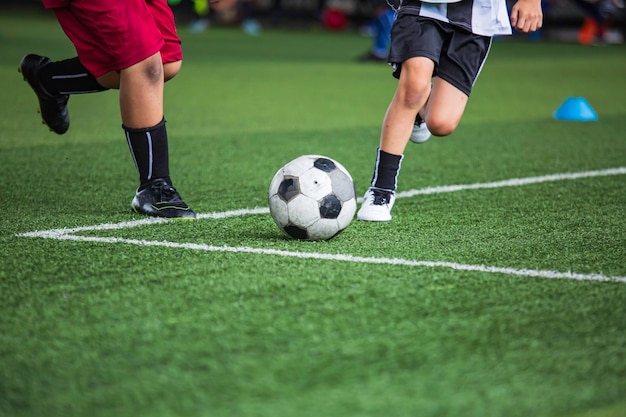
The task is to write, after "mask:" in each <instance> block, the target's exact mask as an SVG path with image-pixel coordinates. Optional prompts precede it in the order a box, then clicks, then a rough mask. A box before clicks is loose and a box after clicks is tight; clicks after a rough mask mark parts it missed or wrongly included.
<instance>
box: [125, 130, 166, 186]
mask: <svg viewBox="0 0 626 417" xmlns="http://www.w3.org/2000/svg"><path fill="white" fill-rule="evenodd" d="M122 128H123V129H124V131H125V133H126V140H127V141H128V147H129V148H130V153H131V154H132V156H133V160H134V161H135V166H136V168H137V172H138V173H139V183H140V185H139V189H140V190H142V189H144V188H145V187H147V186H148V185H149V183H150V181H151V180H153V179H155V178H164V179H165V180H166V181H167V182H168V183H170V184H171V180H170V168H169V150H168V147H167V129H166V128H165V119H163V120H161V121H160V122H159V123H158V124H157V125H156V126H152V127H147V128H142V129H131V128H128V127H126V126H124V125H122Z"/></svg>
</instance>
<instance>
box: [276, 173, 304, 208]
mask: <svg viewBox="0 0 626 417" xmlns="http://www.w3.org/2000/svg"><path fill="white" fill-rule="evenodd" d="M276 194H277V195H279V196H280V198H282V199H283V200H284V201H286V202H290V201H291V200H292V199H293V198H295V197H296V196H298V195H299V194H300V181H299V179H298V178H297V177H291V176H289V177H283V180H282V181H281V182H280V184H279V185H278V190H277V191H276Z"/></svg>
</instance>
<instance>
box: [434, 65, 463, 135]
mask: <svg viewBox="0 0 626 417" xmlns="http://www.w3.org/2000/svg"><path fill="white" fill-rule="evenodd" d="M467 100H468V96H467V94H465V93H464V92H463V91H461V90H459V89H458V88H457V87H455V86H454V85H452V84H450V83H449V82H448V81H446V80H444V79H442V78H440V77H434V78H433V87H432V89H431V93H430V97H429V98H428V102H427V103H426V115H428V116H427V117H428V119H429V120H433V121H436V124H438V125H439V127H440V128H441V127H445V129H447V130H454V129H456V127H457V126H458V124H459V122H460V121H461V117H463V113H464V112H465V107H466V105H467Z"/></svg>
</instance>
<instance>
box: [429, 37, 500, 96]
mask: <svg viewBox="0 0 626 417" xmlns="http://www.w3.org/2000/svg"><path fill="white" fill-rule="evenodd" d="M446 31H447V35H446V42H445V44H444V47H443V50H442V53H441V56H440V58H439V64H438V65H437V69H436V72H435V75H436V76H438V77H440V78H442V79H443V80H445V81H447V82H448V83H450V84H452V85H453V86H455V87H456V88H457V89H459V90H461V91H462V92H463V93H465V95H467V96H469V95H470V94H471V92H472V87H473V86H474V83H475V82H476V79H477V78H478V75H479V74H480V71H481V70H482V68H483V65H484V63H485V61H486V60H487V56H488V55H489V49H490V47H491V38H490V37H487V36H480V35H475V34H473V33H470V32H468V31H465V30H463V29H459V28H454V27H447V28H446Z"/></svg>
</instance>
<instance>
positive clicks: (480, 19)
mask: <svg viewBox="0 0 626 417" xmlns="http://www.w3.org/2000/svg"><path fill="white" fill-rule="evenodd" d="M440 1H441V0H440ZM440 1H437V0H431V1H417V0H403V1H402V5H401V6H400V10H399V13H400V14H415V15H419V16H424V17H429V18H432V19H436V20H441V21H443V22H446V23H450V24H452V25H455V26H459V27H462V28H463V29H466V30H468V31H470V32H472V33H474V34H476V35H482V36H494V35H510V34H511V33H512V30H511V22H510V21H509V12H508V9H507V7H506V0H459V1H455V2H440Z"/></svg>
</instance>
